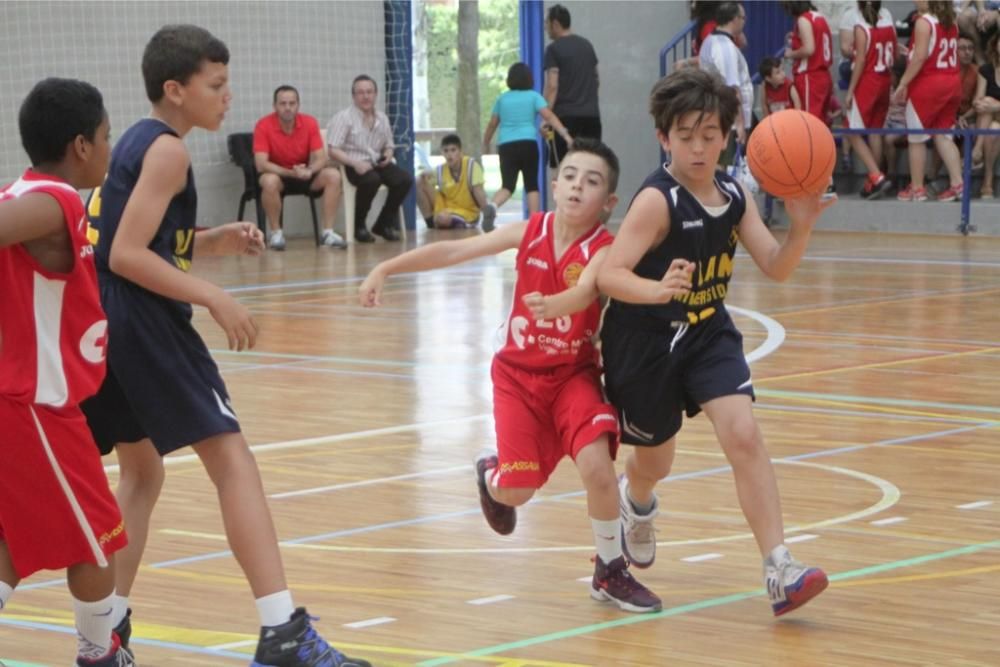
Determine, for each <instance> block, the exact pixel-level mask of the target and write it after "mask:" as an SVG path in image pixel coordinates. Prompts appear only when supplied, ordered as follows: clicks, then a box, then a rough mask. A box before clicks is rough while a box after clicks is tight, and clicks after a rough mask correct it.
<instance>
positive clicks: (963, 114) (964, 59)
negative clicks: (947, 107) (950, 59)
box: [958, 33, 992, 127]
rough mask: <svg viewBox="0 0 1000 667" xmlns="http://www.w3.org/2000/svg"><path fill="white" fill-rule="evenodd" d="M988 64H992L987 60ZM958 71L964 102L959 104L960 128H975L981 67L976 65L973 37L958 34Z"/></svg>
mask: <svg viewBox="0 0 1000 667" xmlns="http://www.w3.org/2000/svg"><path fill="white" fill-rule="evenodd" d="M987 62H992V60H991V59H987ZM958 70H959V76H960V77H961V79H962V101H961V102H959V103H958V126H959V127H973V126H975V124H976V109H975V107H973V106H972V104H973V102H975V100H976V87H977V84H978V81H979V67H978V66H977V65H976V47H975V42H973V40H972V37H970V36H969V35H967V34H964V33H959V34H958Z"/></svg>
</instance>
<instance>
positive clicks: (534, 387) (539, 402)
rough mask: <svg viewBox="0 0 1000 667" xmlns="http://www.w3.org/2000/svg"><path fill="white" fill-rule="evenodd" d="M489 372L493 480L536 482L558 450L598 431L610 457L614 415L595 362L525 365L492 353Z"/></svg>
mask: <svg viewBox="0 0 1000 667" xmlns="http://www.w3.org/2000/svg"><path fill="white" fill-rule="evenodd" d="M492 376H493V416H494V419H495V421H496V434H497V450H498V457H499V460H500V467H499V472H500V474H499V477H498V478H497V482H496V483H497V485H498V486H501V487H507V488H510V487H516V488H534V489H537V488H540V487H541V486H542V485H543V484H545V481H546V480H547V479H548V478H549V475H551V474H552V471H553V470H555V469H556V466H557V465H558V464H559V461H560V460H562V457H563V456H567V455H568V456H570V457H572V458H573V459H574V460H575V459H576V455H577V454H578V453H579V452H580V450H581V449H583V448H584V447H585V446H587V445H589V444H590V443H592V442H594V441H595V440H597V439H598V438H599V437H601V436H602V435H607V436H608V445H609V447H610V449H611V458H612V459H613V458H614V457H615V454H616V452H617V451H618V418H617V416H616V412H615V409H614V408H612V407H611V405H609V404H608V403H607V402H606V401H605V400H604V395H603V393H602V391H601V383H600V371H598V369H597V368H596V367H594V366H588V367H585V368H582V369H581V368H571V367H562V368H556V369H551V370H541V371H528V370H525V369H522V368H518V367H516V366H512V365H510V364H508V363H506V362H504V361H501V360H499V359H495V358H494V360H493V370H492Z"/></svg>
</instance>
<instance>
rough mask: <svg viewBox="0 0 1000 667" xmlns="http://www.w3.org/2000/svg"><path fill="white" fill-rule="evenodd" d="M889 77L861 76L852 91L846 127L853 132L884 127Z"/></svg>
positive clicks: (887, 107) (887, 111) (887, 108)
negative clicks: (852, 95)
mask: <svg viewBox="0 0 1000 667" xmlns="http://www.w3.org/2000/svg"><path fill="white" fill-rule="evenodd" d="M890 83H891V82H890V81H889V77H881V76H877V75H876V76H862V77H861V79H859V80H858V85H857V87H856V88H855V89H854V104H852V105H851V109H850V111H848V112H847V122H848V127H850V128H852V129H855V130H869V129H878V128H882V127H884V126H885V117H886V115H888V113H889V86H890Z"/></svg>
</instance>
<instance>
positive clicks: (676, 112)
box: [649, 67, 740, 134]
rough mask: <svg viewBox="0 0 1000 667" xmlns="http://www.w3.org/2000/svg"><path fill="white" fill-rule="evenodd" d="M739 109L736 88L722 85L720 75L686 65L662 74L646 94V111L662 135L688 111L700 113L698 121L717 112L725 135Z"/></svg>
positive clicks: (724, 83) (723, 82) (723, 83)
mask: <svg viewBox="0 0 1000 667" xmlns="http://www.w3.org/2000/svg"><path fill="white" fill-rule="evenodd" d="M739 110H740V100H739V97H737V95H736V90H735V89H734V88H732V87H731V86H728V85H726V82H725V81H723V80H722V77H720V76H719V75H718V74H710V73H708V72H706V71H705V70H700V69H694V68H690V67H689V68H685V69H681V70H677V71H675V72H671V73H670V74H668V75H667V76H665V77H663V78H662V79H660V80H659V81H657V82H656V84H655V85H654V86H653V90H652V92H650V94H649V113H650V114H652V116H653V123H654V124H655V125H656V129H658V130H660V131H661V132H663V133H664V134H666V133H668V132H669V131H670V128H672V127H673V126H674V123H675V122H676V121H678V120H679V119H680V117H681V116H683V115H684V114H687V113H690V112H692V111H696V112H698V113H700V116H699V118H698V122H699V123H700V122H701V120H702V118H703V117H704V116H705V114H711V113H716V114H719V125H721V127H722V132H723V134H728V133H729V130H730V129H732V127H733V121H735V120H736V114H737V113H739Z"/></svg>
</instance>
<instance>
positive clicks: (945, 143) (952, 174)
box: [893, 0, 962, 201]
mask: <svg viewBox="0 0 1000 667" xmlns="http://www.w3.org/2000/svg"><path fill="white" fill-rule="evenodd" d="M914 4H916V6H917V11H918V12H920V16H918V17H917V21H916V23H915V24H914V26H913V38H912V40H911V43H910V54H909V63H908V64H907V66H906V71H905V72H903V76H902V77H901V78H900V79H899V86H898V87H897V88H896V92H895V93H894V95H893V98H894V99H895V100H896V101H897V102H902V101H903V100H906V126H907V127H908V128H911V129H913V128H926V129H949V128H952V127H955V118H956V116H957V114H958V105H959V104H960V103H961V101H962V86H961V78H960V75H959V69H958V25H957V24H956V22H955V7H954V5H953V4H952V3H951V2H946V1H943V0H934V1H932V2H926V1H924V0H917V2H915V3H914ZM928 136H929V135H926V134H911V135H910V136H909V139H910V151H909V152H910V185H909V187H907V188H906V189H905V190H903V191H902V192H900V193H899V199H900V200H902V201H926V200H927V190H926V189H925V188H924V167H925V165H926V163H927V146H926V141H927V139H928ZM933 136H934V146H935V148H937V150H938V153H940V155H941V160H942V161H943V162H944V165H945V167H946V168H947V169H948V178H949V181H950V183H951V186H950V187H949V188H948V189H947V190H945V191H944V192H942V193H940V194H939V195H938V201H955V200H956V199H959V198H960V197H961V196H962V167H961V156H960V154H959V152H958V147H957V146H956V145H955V144H954V142H953V141H952V137H951V135H948V134H935V135H933Z"/></svg>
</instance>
